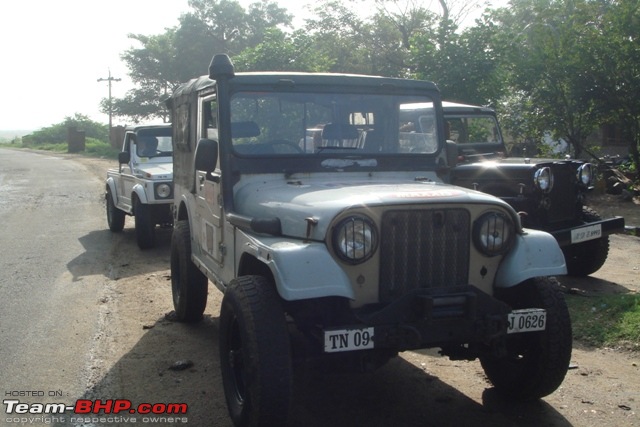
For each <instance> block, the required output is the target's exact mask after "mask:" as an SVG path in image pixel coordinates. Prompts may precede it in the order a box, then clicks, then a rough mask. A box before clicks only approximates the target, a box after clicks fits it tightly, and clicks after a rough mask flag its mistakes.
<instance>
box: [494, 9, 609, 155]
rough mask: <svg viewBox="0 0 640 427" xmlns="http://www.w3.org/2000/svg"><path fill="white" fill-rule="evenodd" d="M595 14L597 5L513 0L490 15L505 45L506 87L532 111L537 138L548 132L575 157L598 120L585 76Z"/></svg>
mask: <svg viewBox="0 0 640 427" xmlns="http://www.w3.org/2000/svg"><path fill="white" fill-rule="evenodd" d="M597 15H598V10H597V4H596V3H595V2H589V1H588V0H575V1H563V0H513V1H512V2H511V8H509V9H502V10H499V11H498V12H497V13H496V14H495V15H494V17H496V18H497V19H498V21H499V22H500V24H499V27H500V31H502V32H503V34H502V37H501V40H502V41H503V42H506V48H505V52H506V55H505V57H504V58H503V59H504V61H503V62H502V63H503V65H504V66H505V67H506V69H507V74H506V76H507V83H508V84H509V85H510V87H511V89H512V90H513V91H514V92H516V93H521V94H522V95H523V98H524V99H527V101H528V102H529V103H530V105H531V106H532V108H531V109H530V110H529V112H528V113H527V114H526V116H527V117H526V118H527V120H528V121H529V122H531V123H532V124H534V127H535V128H536V129H537V130H538V135H539V136H540V137H542V135H544V134H545V132H549V133H550V134H551V135H552V136H553V137H554V138H555V139H560V138H562V139H564V140H565V141H566V142H567V143H569V144H570V146H571V147H572V148H573V153H574V156H575V157H579V156H581V154H582V151H583V150H584V148H585V144H586V140H587V137H588V136H589V135H591V134H592V133H593V131H594V130H595V129H596V128H597V125H598V122H599V118H600V117H601V116H600V114H601V110H600V109H599V105H598V100H597V97H596V96H594V95H595V94H594V92H593V88H594V85H595V84H597V83H596V82H595V81H594V76H593V75H592V74H591V73H589V72H588V70H589V69H590V64H591V63H592V62H593V61H594V58H593V55H592V54H591V52H590V50H589V43H590V41H591V40H592V39H593V32H594V28H593V26H592V25H591V21H592V19H593V18H594V16H597Z"/></svg>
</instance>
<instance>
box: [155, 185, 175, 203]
mask: <svg viewBox="0 0 640 427" xmlns="http://www.w3.org/2000/svg"><path fill="white" fill-rule="evenodd" d="M155 191H156V198H157V199H166V198H168V197H169V196H171V185H169V184H166V183H164V182H163V183H161V184H156V187H155Z"/></svg>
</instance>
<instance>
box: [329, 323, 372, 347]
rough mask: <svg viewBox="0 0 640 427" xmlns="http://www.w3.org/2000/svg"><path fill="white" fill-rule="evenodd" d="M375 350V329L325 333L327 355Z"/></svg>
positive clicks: (340, 330)
mask: <svg viewBox="0 0 640 427" xmlns="http://www.w3.org/2000/svg"><path fill="white" fill-rule="evenodd" d="M368 348H373V328H354V329H336V330H332V331H324V351H325V353H336V352H339V351H352V350H366V349H368Z"/></svg>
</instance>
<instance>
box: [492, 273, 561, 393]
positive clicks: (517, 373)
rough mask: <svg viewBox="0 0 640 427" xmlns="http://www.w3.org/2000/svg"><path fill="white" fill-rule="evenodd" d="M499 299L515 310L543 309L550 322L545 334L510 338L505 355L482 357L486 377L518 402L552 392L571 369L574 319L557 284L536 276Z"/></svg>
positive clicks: (511, 289) (539, 332) (500, 294)
mask: <svg viewBox="0 0 640 427" xmlns="http://www.w3.org/2000/svg"><path fill="white" fill-rule="evenodd" d="M496 297H497V298H499V299H501V300H503V301H505V302H506V303H508V304H509V305H511V307H512V308H513V309H518V308H543V309H545V310H546V312H547V315H546V318H547V322H546V329H545V330H544V331H538V332H524V333H516V334H510V335H508V337H507V342H506V344H507V354H506V356H504V357H495V356H493V355H484V356H481V357H480V363H481V364H482V368H483V369H484V371H485V373H486V375H487V377H488V378H489V380H490V381H491V383H493V385H494V386H495V388H496V390H497V391H498V392H499V393H501V394H503V395H505V396H507V397H509V398H512V399H516V400H522V401H526V400H534V399H539V398H541V397H544V396H547V395H549V394H551V393H553V392H554V391H555V390H556V389H557V388H558V387H559V386H560V384H562V381H563V380H564V377H565V375H566V373H567V370H568V369H569V362H570V360H571V348H572V335H571V319H570V317H569V310H568V309H567V304H566V303H565V300H564V295H563V294H562V291H561V290H560V287H559V285H558V282H557V281H556V280H555V279H554V278H549V277H537V278H533V279H529V280H526V281H525V282H523V283H522V284H519V285H517V286H514V287H512V288H508V289H503V290H501V291H500V293H499V294H497V295H496Z"/></svg>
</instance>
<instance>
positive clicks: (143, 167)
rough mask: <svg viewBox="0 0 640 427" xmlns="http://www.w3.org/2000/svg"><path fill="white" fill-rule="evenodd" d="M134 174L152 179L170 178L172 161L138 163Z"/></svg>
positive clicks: (171, 177) (162, 179)
mask: <svg viewBox="0 0 640 427" xmlns="http://www.w3.org/2000/svg"><path fill="white" fill-rule="evenodd" d="M134 173H135V174H136V175H140V176H142V177H143V178H146V179H152V180H161V181H164V180H172V179H173V163H140V164H137V165H136V168H135V170H134Z"/></svg>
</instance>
